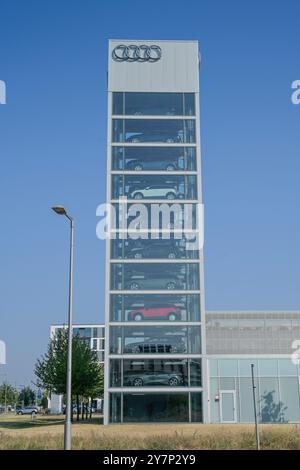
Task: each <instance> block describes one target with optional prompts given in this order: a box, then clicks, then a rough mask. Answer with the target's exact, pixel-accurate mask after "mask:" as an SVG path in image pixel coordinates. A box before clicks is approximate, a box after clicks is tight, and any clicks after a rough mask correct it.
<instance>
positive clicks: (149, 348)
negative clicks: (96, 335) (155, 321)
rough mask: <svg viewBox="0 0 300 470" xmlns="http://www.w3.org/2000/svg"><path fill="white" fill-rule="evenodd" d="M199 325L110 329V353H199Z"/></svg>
mask: <svg viewBox="0 0 300 470" xmlns="http://www.w3.org/2000/svg"><path fill="white" fill-rule="evenodd" d="M200 334H201V331H200V326H190V327H188V326H181V327H180V326H175V325H170V326H144V325H140V326H137V327H132V326H111V327H110V353H111V354H132V355H136V354H152V355H153V354H186V353H189V354H200V353H201V341H200Z"/></svg>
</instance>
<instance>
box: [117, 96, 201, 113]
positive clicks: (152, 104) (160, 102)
mask: <svg viewBox="0 0 300 470" xmlns="http://www.w3.org/2000/svg"><path fill="white" fill-rule="evenodd" d="M112 112H113V114H114V115H123V114H126V115H128V116H183V115H186V116H194V115H195V95H194V93H132V92H131V93H113V109H112Z"/></svg>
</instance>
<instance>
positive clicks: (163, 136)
mask: <svg viewBox="0 0 300 470" xmlns="http://www.w3.org/2000/svg"><path fill="white" fill-rule="evenodd" d="M112 130H113V132H112V141H113V142H126V143H165V144H178V143H181V142H183V143H195V142H196V131H195V121H194V120H190V119H164V120H161V119H113V126H112Z"/></svg>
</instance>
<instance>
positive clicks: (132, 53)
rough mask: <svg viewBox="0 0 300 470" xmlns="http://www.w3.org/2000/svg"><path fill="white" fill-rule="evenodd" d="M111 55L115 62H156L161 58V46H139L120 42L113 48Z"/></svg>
mask: <svg viewBox="0 0 300 470" xmlns="http://www.w3.org/2000/svg"><path fill="white" fill-rule="evenodd" d="M112 57H113V59H114V60H116V61H117V62H125V61H127V62H157V61H158V60H159V59H160V58H161V48H160V47H159V46H146V45H145V44H142V45H141V46H136V45H134V44H131V45H130V46H125V45H124V44H120V45H119V46H117V47H115V48H114V50H113V52H112Z"/></svg>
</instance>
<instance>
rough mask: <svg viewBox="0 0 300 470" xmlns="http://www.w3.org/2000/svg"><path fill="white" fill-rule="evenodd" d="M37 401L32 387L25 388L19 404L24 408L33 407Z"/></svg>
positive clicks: (21, 393)
mask: <svg viewBox="0 0 300 470" xmlns="http://www.w3.org/2000/svg"><path fill="white" fill-rule="evenodd" d="M34 401H35V393H34V391H33V390H32V389H31V388H30V387H24V388H23V389H22V390H21V392H20V394H19V402H20V403H22V404H24V406H28V405H33V404H34Z"/></svg>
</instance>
